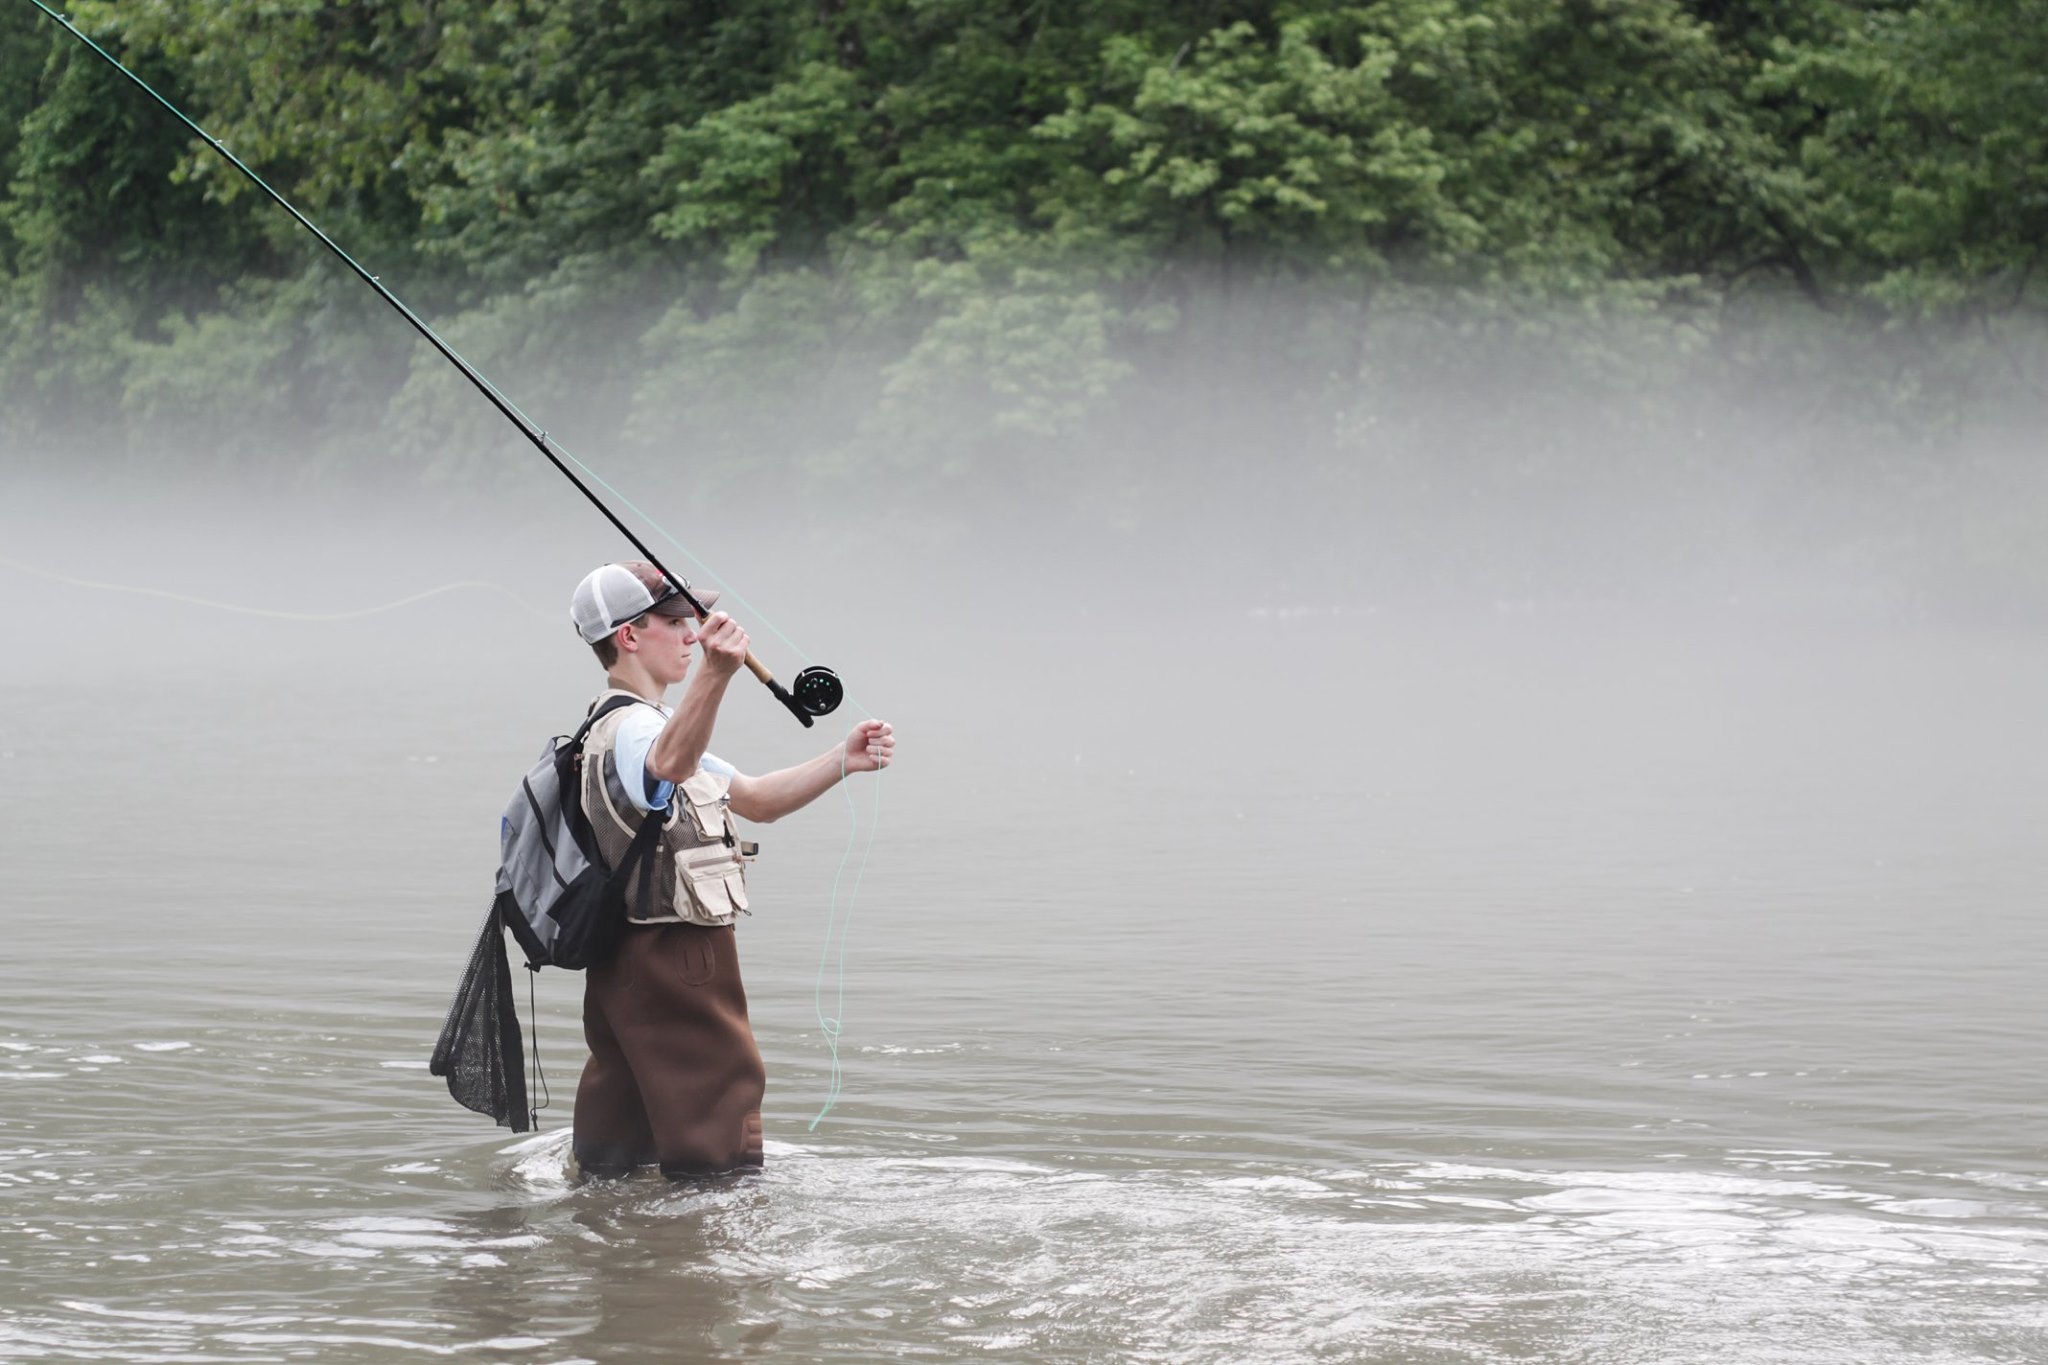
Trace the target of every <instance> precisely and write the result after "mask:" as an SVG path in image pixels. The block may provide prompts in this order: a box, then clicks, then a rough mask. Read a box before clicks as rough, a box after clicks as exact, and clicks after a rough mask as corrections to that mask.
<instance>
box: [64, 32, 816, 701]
mask: <svg viewBox="0 0 2048 1365" xmlns="http://www.w3.org/2000/svg"><path fill="white" fill-rule="evenodd" d="M29 3H30V4H32V5H34V6H35V7H36V8H37V9H39V10H41V11H42V12H43V13H44V14H46V15H48V16H49V17H50V18H51V19H54V20H55V21H56V22H57V23H58V24H59V25H60V26H61V27H62V28H63V29H64V31H65V32H66V33H69V34H70V35H71V36H72V37H74V38H76V39H78V41H79V42H81V43H84V44H85V45H86V47H88V48H90V49H91V50H92V52H93V54H94V55H95V56H97V57H99V58H100V60H102V61H104V62H105V63H106V64H107V65H109V66H111V67H113V68H114V70H116V71H118V72H120V73H121V74H122V75H123V76H125V77H127V78H128V80H129V81H130V83H132V84H133V85H134V86H135V87H136V88H137V89H139V90H141V91H142V92H143V93H144V94H145V95H148V96H149V97H150V98H151V99H153V100H155V101H156V102H157V103H158V104H160V105H162V106H163V107H164V109H165V110H166V111H168V112H169V113H170V115H171V116H172V117H173V118H175V119H177V120H178V122H180V123H182V124H184V125H185V126H186V127H187V128H190V129H191V130H192V131H193V132H194V133H196V134H197V135H198V136H199V138H200V140H201V141H203V142H205V143H206V144H207V145H208V146H209V147H212V148H213V149H214V150H215V151H217V152H219V153H220V154H221V155H222V156H223V157H225V158H226V159H227V161H228V164H230V165H232V166H233V167H234V168H235V169H236V170H238V171H240V172H241V173H242V174H243V175H245V176H247V177H248V178H249V182H250V183H251V184H253V185H255V186H256V188H258V189H260V190H262V191H263V192H264V193H265V194H267V195H269V196H270V198H271V199H272V201H274V202H275V203H276V204H277V206H278V207H279V208H281V209H283V210H284V211H285V212H286V213H289V214H290V215H291V216H292V218H293V220H294V221H295V222H297V223H298V224H299V226H301V227H303V228H305V229H306V231H308V232H310V233H312V234H313V235H314V236H315V237H317V238H318V239H319V240H320V243H321V245H323V246H325V247H326V248H327V249H328V250H329V251H332V252H333V253H334V254H335V256H336V257H337V258H339V259H340V261H341V262H342V264H344V265H346V266H347V267H348V268H349V269H350V270H352V271H354V272H355V273H356V276H357V277H358V278H359V279H361V280H362V281H363V283H364V284H367V285H369V286H370V288H371V289H373V290H375V291H376V293H377V296H378V297H379V298H381V299H383V300H384V301H385V302H386V303H388V304H390V305H391V307H392V308H393V309H395V310H396V311H397V313H398V315H399V316H400V317H402V318H404V319H405V320H406V322H407V323H408V324H410V325H411V327H412V329H413V330H414V331H416V332H418V333H419V334H420V335H421V336H422V337H424V338H426V340H427V341H428V342H429V343H431V344H432V345H433V347H434V349H435V350H437V351H439V352H440V353H441V355H442V358H444V359H445V360H447V361H448V363H449V364H451V365H453V366H454V367H455V368H456V369H457V370H458V371H460V372H461V374H462V377H463V378H465V379H467V380H468V381H469V382H470V384H471V385H472V386H473V387H474V388H475V389H476V391H477V392H478V393H481V394H482V395H483V396H484V397H485V398H486V399H487V400H489V402H490V404H491V406H492V407H495V408H496V409H497V410H498V411H499V413H500V414H502V415H503V416H504V418H505V420H506V421H508V422H510V423H512V425H513V426H515V427H517V428H518V429H519V434H520V435H522V436H524V437H525V438H526V439H527V440H528V441H530V442H531V443H532V444H533V446H534V448H535V449H537V450H539V451H540V453H541V454H542V455H544V456H546V457H547V460H548V463H550V464H552V465H553V466H554V467H555V468H556V469H557V470H558V471H559V472H560V473H561V475H562V477H563V478H565V479H567V480H568V481H569V482H570V483H571V484H573V485H574V486H575V488H576V491H577V492H579V493H581V494H582V495H583V496H584V498H585V499H586V500H587V501H588V502H589V503H590V505H591V506H592V507H595V508H596V509H597V510H598V512H599V513H600V514H602V515H603V517H604V519H605V520H606V521H609V522H610V523H611V524H612V527H613V529H615V530H617V531H618V533H619V534H620V535H622V536H624V537H625V538H626V540H627V541H628V542H629V543H631V545H632V546H633V548H634V549H636V550H638V551H639V552H640V554H641V557H642V558H644V559H646V560H648V561H649V562H650V563H652V564H653V565H654V567H655V568H656V569H658V570H660V572H661V574H662V576H663V577H664V578H666V579H668V580H669V582H671V583H673V584H674V585H675V588H676V591H677V592H678V593H680V594H681V595H682V598H683V600H684V601H686V602H688V603H689V604H690V605H691V606H692V607H694V608H696V609H697V614H698V615H699V616H708V615H710V613H709V612H708V611H706V610H704V604H703V603H702V602H699V601H698V600H697V597H696V595H695V594H694V593H692V592H691V591H690V584H689V580H687V579H684V578H681V577H679V576H677V575H676V574H673V573H670V572H669V570H668V568H667V567H666V566H665V565H664V564H662V562H661V560H660V559H659V558H658V557H657V556H656V555H655V553H654V551H652V550H650V549H648V548H647V545H646V542H644V541H642V540H641V539H640V537H639V536H637V535H634V534H633V531H632V529H631V528H630V527H628V526H627V525H626V523H625V522H623V521H621V520H620V519H619V516H618V514H617V513H615V512H613V511H612V509H611V508H610V507H608V506H606V505H605V503H604V500H603V499H601V498H599V497H598V496H597V494H595V493H593V492H591V491H590V489H589V487H588V486H587V485H586V484H585V483H584V482H583V480H581V479H579V478H577V477H576V474H575V471H573V470H571V469H570V468H569V466H568V464H566V463H565V462H564V461H563V459H562V455H565V454H567V452H566V451H562V452H561V453H559V454H558V453H557V451H558V449H559V446H558V444H557V443H555V442H553V441H551V440H550V439H549V437H548V434H547V432H545V431H543V430H542V429H541V428H540V427H539V425H538V424H536V423H535V422H534V421H533V420H532V419H531V418H529V417H528V416H527V415H526V414H525V413H524V412H522V411H520V410H519V407H518V405H517V404H515V403H513V402H512V401H511V400H510V399H509V398H507V397H506V396H505V395H504V394H503V393H501V392H500V391H499V389H498V386H497V385H495V384H493V383H491V381H490V380H488V379H486V378H484V376H483V374H482V372H481V371H479V370H478V369H477V368H476V366H474V365H472V364H470V363H469V362H468V361H467V360H465V359H463V358H462V355H461V354H460V353H459V352H458V351H456V349H455V348H454V347H453V346H451V345H449V344H448V342H447V341H445V340H443V339H442V337H441V334H440V333H439V332H436V331H435V330H434V329H433V328H432V327H430V326H428V325H427V322H426V319H424V318H422V317H421V316H420V315H419V314H417V313H415V312H413V310H412V309H411V308H410V307H409V306H407V304H406V303H405V301H404V300H403V299H401V298H399V297H398V295H396V294H394V293H392V292H391V290H389V289H387V288H386V287H385V286H384V281H383V279H382V278H381V277H379V276H376V275H373V274H371V273H370V272H369V270H367V269H366V268H365V267H364V266H363V265H362V264H361V263H360V262H358V261H357V260H356V258H355V257H353V256H351V255H349V254H348V253H347V252H346V251H344V250H342V249H341V246H340V244H339V243H337V242H336V241H335V240H334V239H333V238H332V237H329V236H328V235H327V234H326V232H324V231H322V230H321V228H320V225H319V224H318V223H315V222H314V221H313V220H312V219H310V218H308V217H307V216H306V215H305V214H303V213H301V212H299V210H298V209H297V208H295V207H294V206H293V204H292V202H291V201H290V200H289V199H286V198H285V197H284V195H282V194H280V193H279V192H278V191H277V190H275V189H273V188H272V187H271V185H270V183H269V182H268V181H266V180H265V179H264V178H263V177H262V176H260V175H258V174H256V172H255V171H253V170H251V169H249V167H248V166H247V165H246V164H245V163H244V162H243V161H242V159H241V158H240V157H238V156H236V155H235V154H234V153H233V152H231V151H229V150H228V147H227V144H226V143H224V142H222V141H221V140H220V139H219V138H217V137H215V136H214V135H213V134H211V133H209V132H207V131H206V130H205V129H204V128H202V127H200V126H199V125H198V124H197V123H195V122H194V121H193V120H192V119H191V118H190V117H188V116H187V115H186V113H185V111H184V110H182V109H180V108H178V106H177V105H175V104H172V103H171V102H170V101H169V100H167V99H165V98H164V97H163V96H162V95H160V94H158V93H157V92H156V89H155V88H154V87H153V86H151V85H150V84H149V82H148V81H145V80H143V79H142V77H140V76H138V75H136V74H135V73H134V72H133V71H130V70H129V69H128V68H127V67H125V66H123V65H122V64H121V62H120V60H119V59H118V58H116V57H115V56H114V55H113V54H112V53H110V52H108V51H107V50H106V49H105V48H103V47H101V46H100V45H99V44H98V43H96V42H94V41H93V40H92V39H91V38H90V37H88V36H87V35H86V34H85V32H84V31H83V30H81V29H80V28H79V27H78V26H77V25H75V24H73V23H72V22H71V20H70V19H69V18H67V17H66V16H64V15H62V14H59V13H58V12H57V11H56V10H54V9H51V8H50V7H49V5H47V4H45V3H44V0H29ZM576 463H577V464H578V465H579V466H582V467H583V468H585V469H588V466H587V465H583V464H582V461H580V460H578V461H577V462H576ZM670 540H671V543H673V537H670ZM771 629H773V627H772V626H771ZM746 666H747V671H748V672H750V673H752V674H753V675H754V677H755V678H756V679H757V680H758V681H759V682H760V683H761V685H762V686H764V687H766V688H767V689H768V690H769V692H770V693H772V694H773V695H774V697H775V699H776V700H777V701H779V702H781V703H782V705H783V707H784V708H785V709H786V710H787V711H788V712H789V713H790V714H791V715H793V716H795V717H796V718H797V720H798V721H800V722H801V723H802V724H803V725H804V727H805V728H806V729H808V728H809V727H810V726H811V725H813V724H814V723H815V718H816V717H818V716H824V715H830V714H831V713H832V711H833V710H835V709H836V708H837V707H838V705H839V703H840V701H841V699H842V698H843V696H844V689H843V687H842V686H841V684H840V681H839V677H838V675H837V674H835V673H833V672H832V670H831V669H829V668H825V667H823V666H822V665H819V664H813V665H811V666H810V667H808V668H805V669H803V670H802V671H801V672H799V673H798V674H797V675H796V677H795V678H794V679H792V682H793V683H794V684H795V690H794V691H791V689H789V688H786V687H784V686H783V685H782V684H781V683H780V682H778V681H776V679H775V676H774V675H773V674H772V673H770V672H769V671H768V669H767V667H766V665H764V664H762V662H761V661H760V660H759V659H757V658H755V657H754V655H753V653H752V652H751V651H749V652H748V654H747V657H746Z"/></svg>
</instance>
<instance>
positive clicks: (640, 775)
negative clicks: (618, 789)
mask: <svg viewBox="0 0 2048 1365" xmlns="http://www.w3.org/2000/svg"><path fill="white" fill-rule="evenodd" d="M666 724H668V716H667V715H666V714H665V713H663V712H661V711H657V710H655V709H654V708H653V707H652V706H629V707H627V708H626V713H625V715H623V716H622V717H620V719H619V728H618V733H617V735H616V737H615V738H614V739H613V741H612V758H613V761H614V762H616V763H617V764H618V765H619V781H620V782H621V783H623V784H624V786H625V788H626V795H627V796H628V797H629V798H630V799H631V800H632V802H633V804H634V805H636V806H638V807H639V808H640V809H641V810H666V809H668V799H669V797H671V796H673V795H674V794H675V790H676V784H675V783H673V782H663V781H659V780H657V781H655V782H653V783H652V784H651V786H652V790H649V787H650V784H649V782H648V780H647V751H648V750H649V749H651V748H653V747H654V741H655V737H656V736H658V735H660V734H661V727H662V726H664V725H666ZM697 766H698V767H699V768H701V769H702V770H704V771H705V772H708V773H719V774H721V775H723V776H725V777H737V776H738V775H739V769H737V768H735V767H733V766H732V764H730V763H727V762H726V761H725V760H724V759H722V758H720V757H719V756H718V755H716V754H706V755H704V757H703V758H701V759H699V760H698V762H697Z"/></svg>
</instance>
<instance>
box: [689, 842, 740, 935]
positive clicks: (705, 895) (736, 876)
mask: <svg viewBox="0 0 2048 1365" xmlns="http://www.w3.org/2000/svg"><path fill="white" fill-rule="evenodd" d="M746 908H747V879H746V873H745V871H744V869H742V867H741V865H740V858H739V853H738V852H737V851H736V850H734V849H732V848H728V847H727V846H726V845H724V844H722V843H719V844H706V845H705V846H704V847H702V848H686V849H682V850H680V851H679V852H678V853H677V854H676V913H677V914H678V915H681V916H682V917H683V918H684V919H686V920H688V921H689V922H690V923H692V924H708V925H726V924H731V923H732V921H733V916H735V915H737V914H739V913H740V912H741V911H743V910H745V909H746Z"/></svg>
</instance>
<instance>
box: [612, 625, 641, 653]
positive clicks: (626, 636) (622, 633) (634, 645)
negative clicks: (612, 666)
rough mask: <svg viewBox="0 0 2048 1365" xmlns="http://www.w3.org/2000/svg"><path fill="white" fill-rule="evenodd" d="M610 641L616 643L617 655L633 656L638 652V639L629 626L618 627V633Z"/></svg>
mask: <svg viewBox="0 0 2048 1365" xmlns="http://www.w3.org/2000/svg"><path fill="white" fill-rule="evenodd" d="M612 639H613V640H615V641H617V642H618V646H619V653H621V654H635V653H638V652H639V650H640V637H639V636H638V635H637V634H636V633H635V632H634V630H633V627H632V626H631V625H630V624H628V625H623V626H620V627H619V633H618V634H616V635H614V636H613V637H612Z"/></svg>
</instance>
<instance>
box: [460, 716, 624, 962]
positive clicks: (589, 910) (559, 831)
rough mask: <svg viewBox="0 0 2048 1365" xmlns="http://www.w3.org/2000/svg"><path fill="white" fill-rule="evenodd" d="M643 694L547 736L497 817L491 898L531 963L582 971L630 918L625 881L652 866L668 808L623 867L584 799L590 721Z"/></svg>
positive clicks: (601, 955)
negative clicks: (612, 863) (613, 859)
mask: <svg viewBox="0 0 2048 1365" xmlns="http://www.w3.org/2000/svg"><path fill="white" fill-rule="evenodd" d="M636 703H637V704H641V705H644V704H645V703H642V702H640V699H639V698H638V697H607V698H606V699H605V700H604V701H603V702H602V703H600V704H599V705H598V706H597V707H596V708H595V709H594V710H592V711H591V713H590V715H589V716H588V717H587V718H586V719H585V720H584V722H583V724H582V725H580V726H578V727H577V729H576V733H575V734H573V735H570V736H569V737H567V738H566V739H565V738H562V737H560V736H557V737H556V738H555V739H553V740H550V741H549V742H548V747H547V749H546V750H545V751H544V752H543V753H542V754H541V756H540V761H539V762H538V763H536V764H534V765H533V768H532V770H531V771H529V772H528V773H527V774H526V777H525V778H524V779H523V780H522V781H521V782H520V784H519V790H518V791H516V792H514V793H512V801H511V803H510V804H509V805H507V806H506V807H505V813H504V815H503V816H502V817H501V818H500V819H499V821H498V846H499V850H500V856H499V862H498V894H497V899H496V901H495V902H494V903H493V904H494V908H495V909H496V910H497V911H498V912H499V914H500V916H501V917H502V918H503V920H504V922H505V927H506V928H508V929H510V930H511V931H512V937H514V938H516V939H518V940H519V946H520V947H521V948H522V949H524V950H525V952H526V965H527V966H528V967H530V968H533V969H535V970H539V969H540V968H542V967H566V968H568V969H569V970H570V971H581V970H582V969H583V968H585V967H588V966H590V965H591V964H592V963H593V962H600V961H602V960H603V959H604V958H605V956H606V955H607V954H609V953H610V952H611V950H612V947H613V946H614V945H615V944H616V943H617V942H618V939H619V934H620V932H621V931H622V930H623V929H624V927H625V923H626V891H627V887H628V884H629V882H630V881H631V879H632V878H633V876H634V875H635V874H638V875H639V876H640V877H641V878H642V879H643V880H644V879H645V878H646V877H647V876H649V875H650V874H651V871H652V868H653V863H654V860H653V857H652V856H651V855H652V854H653V852H654V844H655V840H656V839H657V838H658V837H659V835H660V833H661V823H662V819H663V816H662V814H661V813H659V812H656V813H653V814H650V815H648V816H646V817H645V818H644V819H642V820H641V822H640V828H639V829H638V830H637V831H636V832H635V833H634V835H633V841H632V843H630V844H629V845H627V847H626V854H625V856H624V857H623V858H621V859H620V860H619V865H618V866H617V867H606V866H605V863H604V855H603V854H602V853H601V852H600V851H599V850H598V847H597V837H596V835H595V834H594V833H592V831H591V828H590V816H589V814H588V813H586V812H585V811H584V809H583V740H584V737H585V736H586V735H588V734H589V733H590V727H591V726H593V725H595V724H597V722H598V721H600V720H602V719H603V718H604V717H606V716H608V715H610V714H611V713H612V712H614V711H616V710H618V709H619V708H620V707H622V706H632V705H635V704H636Z"/></svg>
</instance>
